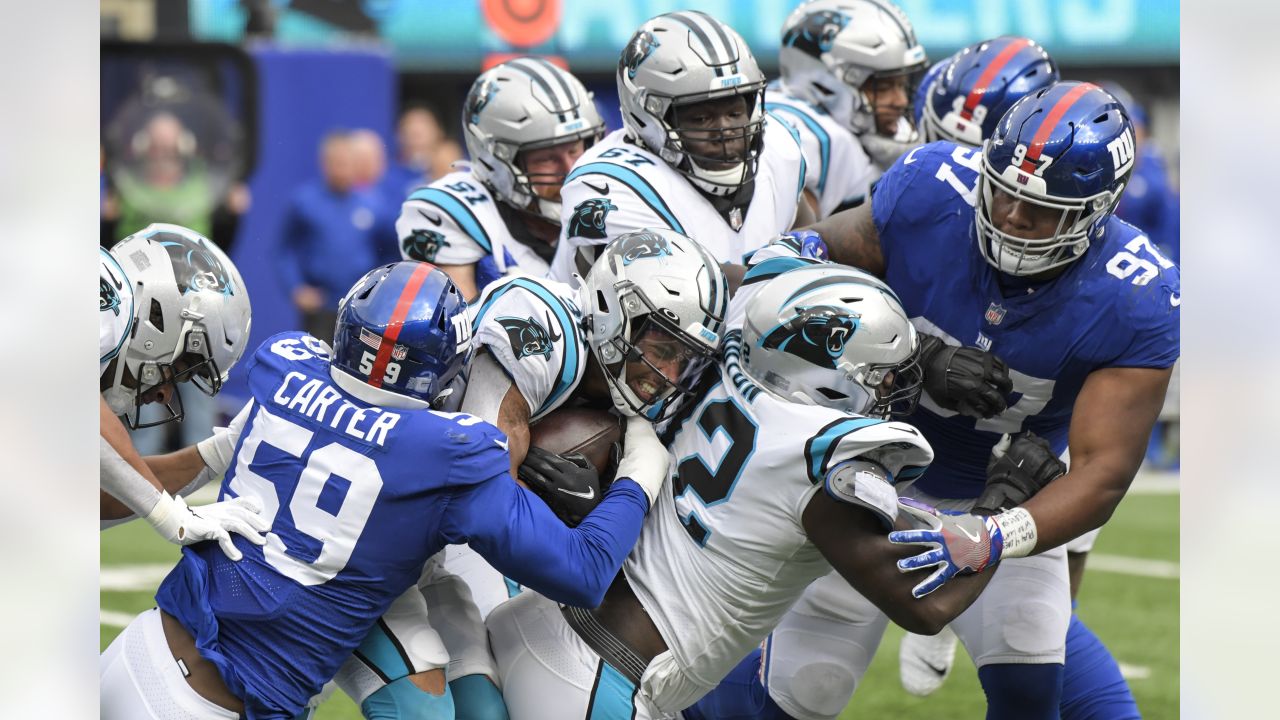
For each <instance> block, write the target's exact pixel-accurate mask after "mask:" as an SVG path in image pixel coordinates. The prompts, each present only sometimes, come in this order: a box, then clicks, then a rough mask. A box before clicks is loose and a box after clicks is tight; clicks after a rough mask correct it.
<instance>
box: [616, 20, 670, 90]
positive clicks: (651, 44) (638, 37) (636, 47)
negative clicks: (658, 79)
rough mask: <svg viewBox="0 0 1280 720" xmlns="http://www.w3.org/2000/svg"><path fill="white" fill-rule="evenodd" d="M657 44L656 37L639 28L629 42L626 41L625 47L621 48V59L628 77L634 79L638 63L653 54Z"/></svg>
mask: <svg viewBox="0 0 1280 720" xmlns="http://www.w3.org/2000/svg"><path fill="white" fill-rule="evenodd" d="M659 45H661V43H659V42H658V38H656V37H654V36H653V33H651V32H649V31H648V30H641V31H640V32H637V33H636V34H635V35H632V36H631V42H629V43H627V47H626V48H625V49H623V51H622V59H621V61H622V67H624V68H626V69H627V78H628V79H630V80H634V79H635V77H636V70H638V69H639V68H640V63H642V62H644V60H645V58H647V57H649V55H651V54H653V51H654V49H655V48H657V47H658V46H659Z"/></svg>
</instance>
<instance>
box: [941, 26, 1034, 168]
mask: <svg viewBox="0 0 1280 720" xmlns="http://www.w3.org/2000/svg"><path fill="white" fill-rule="evenodd" d="M944 62H947V63H948V64H947V66H946V69H945V70H944V71H943V72H941V73H940V74H939V75H938V76H937V78H936V79H934V81H933V82H932V83H929V82H928V81H926V83H925V87H924V93H923V95H924V103H923V105H924V107H923V108H921V110H922V114H923V118H922V122H921V125H922V127H921V131H922V132H923V133H924V136H925V140H926V141H928V142H933V141H935V140H950V141H952V142H957V143H961V144H963V145H968V146H970V147H978V146H980V145H982V141H983V140H985V139H987V138H988V137H990V136H991V133H992V132H994V131H995V129H996V123H998V122H999V121H1000V118H1001V117H1003V116H1004V114H1005V113H1006V112H1008V110H1009V108H1011V107H1013V104H1014V103H1016V102H1017V101H1019V100H1021V99H1022V98H1024V97H1026V96H1027V95H1028V94H1030V93H1033V92H1035V91H1037V90H1040V89H1041V88H1046V87H1049V86H1050V85H1052V84H1054V83H1056V82H1058V65H1057V63H1055V62H1054V61H1053V58H1051V57H1049V53H1047V52H1045V51H1044V48H1042V47H1040V46H1039V45H1037V44H1036V43H1035V41H1033V40H1028V39H1027V38H1023V37H1012V36H1006V37H998V38H995V39H994V40H984V41H982V42H980V43H974V44H973V45H970V46H969V47H966V48H964V49H962V50H960V51H959V52H957V53H956V54H955V55H952V56H951V57H950V58H949V59H948V60H946V61H944Z"/></svg>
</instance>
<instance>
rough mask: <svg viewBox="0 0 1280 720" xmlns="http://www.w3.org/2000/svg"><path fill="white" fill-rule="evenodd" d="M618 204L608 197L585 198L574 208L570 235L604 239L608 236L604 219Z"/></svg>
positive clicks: (569, 228) (570, 221) (568, 231)
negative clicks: (610, 200)
mask: <svg viewBox="0 0 1280 720" xmlns="http://www.w3.org/2000/svg"><path fill="white" fill-rule="evenodd" d="M617 209H618V206H617V205H614V204H613V203H611V202H609V199H608V198H591V199H589V200H583V201H582V202H580V203H578V204H577V205H576V206H575V207H574V208H573V218H572V219H570V220H569V227H568V229H567V231H566V232H567V233H568V237H580V238H591V239H595V240H603V239H604V238H605V237H607V235H606V233H605V230H604V219H605V216H607V215H608V214H609V213H610V212H612V211H614V210H617Z"/></svg>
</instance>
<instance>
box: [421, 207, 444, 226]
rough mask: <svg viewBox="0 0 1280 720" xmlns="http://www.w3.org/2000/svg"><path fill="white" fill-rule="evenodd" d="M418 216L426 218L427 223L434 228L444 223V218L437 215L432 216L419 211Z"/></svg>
mask: <svg viewBox="0 0 1280 720" xmlns="http://www.w3.org/2000/svg"><path fill="white" fill-rule="evenodd" d="M418 214H419V215H421V216H422V217H424V218H426V219H427V221H428V222H430V223H431V224H432V225H435V226H436V227H439V226H440V224H441V223H443V222H444V218H442V217H440V216H439V215H434V216H433V215H431V214H429V213H427V212H426V211H424V210H419V211H418Z"/></svg>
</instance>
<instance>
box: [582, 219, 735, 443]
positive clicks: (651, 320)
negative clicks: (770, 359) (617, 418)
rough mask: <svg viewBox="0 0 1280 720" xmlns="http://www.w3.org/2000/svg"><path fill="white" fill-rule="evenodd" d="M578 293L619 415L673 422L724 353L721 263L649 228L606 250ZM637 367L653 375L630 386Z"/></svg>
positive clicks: (725, 294)
mask: <svg viewBox="0 0 1280 720" xmlns="http://www.w3.org/2000/svg"><path fill="white" fill-rule="evenodd" d="M579 292H580V293H581V295H580V300H581V307H582V310H583V315H584V317H585V318H586V324H587V326H588V327H589V329H590V336H589V338H590V339H589V340H588V343H589V344H590V346H591V352H592V354H593V355H594V356H595V358H596V360H597V362H599V363H600V367H601V369H602V370H603V371H604V374H605V377H606V378H607V379H608V381H609V393H610V395H611V396H612V398H613V404H614V407H616V408H617V409H618V412H621V413H622V414H624V415H643V416H644V417H646V418H649V419H650V420H652V421H653V422H658V421H660V420H663V419H665V418H667V417H669V416H670V415H671V413H673V412H674V410H675V408H676V406H677V405H678V404H679V403H678V402H677V401H678V400H680V399H681V398H682V397H685V396H688V395H690V394H691V393H692V390H693V384H694V383H695V382H696V381H697V378H698V376H699V375H700V374H701V372H702V370H703V369H704V368H706V366H707V365H708V364H710V363H711V362H712V360H713V358H714V356H715V353H716V351H717V350H719V348H720V341H721V332H722V329H723V325H724V318H725V312H726V311H727V309H728V307H729V285H728V283H727V281H726V280H725V277H724V273H723V272H722V271H721V270H720V263H718V262H716V259H715V258H714V257H712V256H711V254H710V253H708V252H707V250H706V249H705V248H703V247H702V245H700V244H698V243H697V242H695V241H693V240H691V239H690V238H687V237H685V236H684V235H681V234H680V233H678V232H675V231H674V230H668V229H666V228H647V229H644V230H638V231H635V232H630V233H626V234H625V235H620V236H618V237H617V238H616V239H614V240H613V242H611V243H609V244H608V245H607V246H605V248H604V251H603V252H602V253H601V254H600V257H599V258H598V259H597V260H596V262H595V264H594V265H592V267H591V271H590V272H589V273H587V277H586V279H585V280H583V283H582V288H581V290H580V291H579ZM637 362H639V363H643V364H644V365H645V366H647V370H645V369H641V370H639V372H640V373H641V377H634V376H633V377H631V378H630V380H631V381H632V382H631V383H629V382H628V377H627V366H628V364H634V363H637ZM664 368H665V370H664ZM636 369H637V368H635V367H634V365H633V370H636ZM646 383H647V387H645V386H644V385H645V384H646ZM634 384H640V385H641V389H640V392H637V390H636V388H635V387H633V385H634ZM641 393H643V395H642V394H641Z"/></svg>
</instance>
